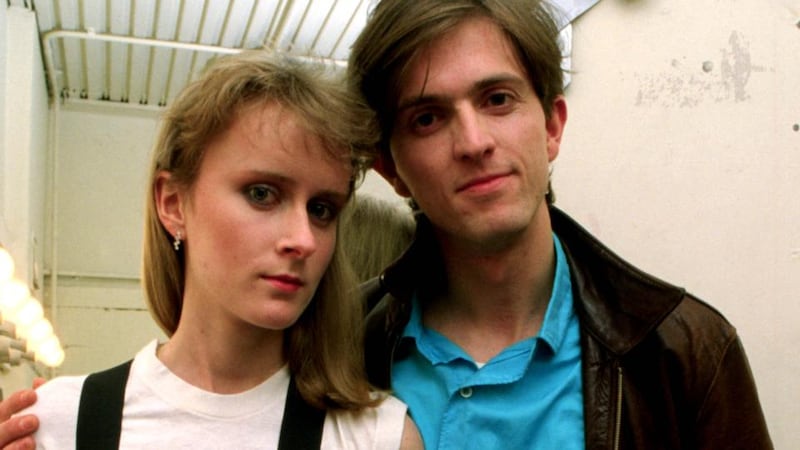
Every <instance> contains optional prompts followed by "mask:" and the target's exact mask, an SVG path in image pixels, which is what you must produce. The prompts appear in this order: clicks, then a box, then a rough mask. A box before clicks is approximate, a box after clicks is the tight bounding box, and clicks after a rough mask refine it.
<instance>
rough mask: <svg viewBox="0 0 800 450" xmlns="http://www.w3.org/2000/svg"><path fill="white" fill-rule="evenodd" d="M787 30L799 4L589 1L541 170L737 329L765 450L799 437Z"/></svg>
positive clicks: (795, 178)
mask: <svg viewBox="0 0 800 450" xmlns="http://www.w3.org/2000/svg"><path fill="white" fill-rule="evenodd" d="M798 21H800V3H798V2H797V1H796V0H792V1H789V0H785V1H779V0H639V1H633V0H629V1H622V0H604V1H602V2H600V3H599V4H598V5H597V6H595V8H594V9H592V10H590V11H589V12H588V13H587V14H586V15H585V16H583V17H581V18H580V19H578V20H577V22H576V23H575V25H574V40H573V59H572V63H573V69H574V71H575V73H574V74H573V77H572V84H571V85H570V87H569V88H568V92H567V101H568V106H569V112H570V118H569V120H568V123H567V129H566V136H565V137H564V142H563V144H562V148H561V154H560V156H559V158H558V160H557V162H556V165H555V174H554V184H555V191H556V194H557V204H558V205H560V206H561V207H562V208H564V209H566V210H567V211H569V212H570V213H571V214H573V215H574V216H575V217H576V218H578V219H579V220H580V221H581V222H582V223H584V224H585V225H586V226H587V227H588V228H589V229H590V230H591V231H592V232H594V233H596V234H597V235H598V236H599V237H600V238H601V239H602V240H604V241H605V242H606V243H607V244H608V245H610V246H611V247H612V248H613V249H615V250H617V251H618V253H620V254H621V255H622V256H624V257H626V258H627V259H629V260H630V261H632V262H633V263H635V264H637V265H639V266H640V267H642V268H644V269H645V270H648V271H650V272H652V273H654V274H656V275H658V276H660V277H662V278H664V279H666V280H669V281H671V282H673V283H676V284H679V285H682V286H685V287H687V288H688V289H689V290H690V291H691V292H693V293H695V294H697V295H699V296H700V297H702V298H703V299H705V300H706V301H708V302H709V303H711V304H712V305H714V306H715V307H717V308H718V309H720V310H721V311H722V312H723V313H724V314H725V315H726V317H727V318H728V319H729V320H730V321H731V322H732V323H733V324H734V325H735V326H736V327H737V329H738V331H739V333H740V335H741V338H742V341H743V342H744V345H745V349H746V350H747V352H748V356H749V358H750V362H751V365H752V368H753V372H754V374H755V377H756V381H757V384H758V388H759V392H760V395H761V399H762V404H763V406H764V409H765V412H766V416H767V421H768V423H769V427H770V430H771V433H772V436H773V439H774V441H775V446H776V448H794V447H796V446H797V443H798V442H800V429H798V427H797V419H796V418H797V417H800V402H798V400H800V383H799V382H798V377H797V373H798V372H800V358H798V357H797V353H796V352H797V348H798V347H800V327H798V326H797V320H798V319H797V318H798V316H800V302H798V300H800V197H798V192H800V132H798V131H797V130H795V129H794V127H795V124H798V123H800V106H798V105H800V90H799V89H798V88H799V87H800V84H798V83H799V82H800V28H799V27H798V25H797V23H798ZM704 67H705V70H704Z"/></svg>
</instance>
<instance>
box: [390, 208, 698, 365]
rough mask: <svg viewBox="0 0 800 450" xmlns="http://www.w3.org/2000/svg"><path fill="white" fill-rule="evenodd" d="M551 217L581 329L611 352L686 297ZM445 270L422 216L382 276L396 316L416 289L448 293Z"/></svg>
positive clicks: (620, 350) (628, 344) (626, 347)
mask: <svg viewBox="0 0 800 450" xmlns="http://www.w3.org/2000/svg"><path fill="white" fill-rule="evenodd" d="M550 218H551V225H552V228H553V231H554V232H555V233H556V235H557V236H558V237H559V239H560V240H561V243H562V245H563V246H564V251H565V253H566V254H567V261H568V262H569V267H570V274H571V277H572V282H573V283H572V285H573V290H574V298H575V308H576V312H577V314H578V317H579V318H580V321H581V326H582V328H583V329H584V330H585V331H586V332H587V333H589V334H591V335H592V336H593V337H594V338H595V339H596V340H597V341H599V343H600V344H601V345H603V346H605V347H606V348H608V349H609V350H610V351H611V352H613V353H615V354H617V355H623V354H625V353H627V352H628V351H630V350H631V349H632V348H633V347H635V346H636V345H637V344H638V343H639V342H641V340H642V339H644V337H645V336H646V335H647V334H648V333H649V332H650V331H651V330H652V329H654V328H655V327H657V326H658V324H660V323H661V321H663V320H664V318H665V317H666V316H667V315H668V314H669V313H670V312H671V311H672V310H673V309H674V308H675V307H676V306H677V305H678V303H680V301H681V299H682V298H683V297H684V295H685V291H684V290H683V289H681V288H678V287H675V286H672V285H670V284H668V283H666V282H664V281H661V280H659V279H657V278H655V277H653V276H651V275H648V274H646V273H644V272H642V271H641V270H639V269H637V268H636V267H634V266H633V265H631V264H630V263H628V262H626V261H625V260H623V259H622V258H620V257H619V256H617V255H616V254H615V253H614V252H612V251H611V250H610V249H609V248H607V247H606V246H605V245H603V244H602V243H601V242H600V241H598V240H597V239H596V238H594V236H592V235H591V234H590V233H589V232H588V231H586V230H585V229H584V228H583V227H581V226H580V225H579V224H578V223H577V222H575V221H574V220H573V219H572V218H570V217H569V216H568V215H567V214H565V213H564V212H562V211H561V210H559V209H558V208H555V207H553V206H551V207H550ZM443 267H444V265H443V264H442V260H441V256H440V252H439V246H438V244H437V242H436V239H435V237H434V233H433V229H432V227H431V225H430V223H429V222H428V220H427V218H425V217H424V216H421V217H420V218H419V220H418V225H417V236H416V238H415V240H414V243H413V244H412V245H411V246H410V247H409V249H408V250H407V251H406V253H405V254H404V255H403V256H402V257H401V258H400V259H399V260H397V261H396V262H395V263H394V264H393V265H391V266H390V267H388V268H387V269H386V270H385V271H384V273H383V274H382V275H381V278H380V282H381V285H382V289H381V290H382V291H384V292H385V291H388V292H389V293H390V294H392V296H393V297H395V298H396V299H398V300H400V301H399V304H395V305H392V306H393V307H394V308H399V310H398V309H395V313H399V317H396V318H398V319H400V320H401V321H403V319H404V318H406V317H404V316H407V312H408V310H409V308H410V300H411V296H412V295H413V294H414V291H415V290H417V289H424V290H425V291H427V293H431V291H432V290H438V289H446V282H445V279H446V278H445V276H444V273H443V270H442V268H443ZM424 297H425V296H423V298H424ZM394 308H392V309H394ZM401 311H402V312H401Z"/></svg>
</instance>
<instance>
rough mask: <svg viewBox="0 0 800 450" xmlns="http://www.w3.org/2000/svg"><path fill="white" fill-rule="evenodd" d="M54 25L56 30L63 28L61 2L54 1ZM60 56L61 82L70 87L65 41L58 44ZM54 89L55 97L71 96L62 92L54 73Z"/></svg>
mask: <svg viewBox="0 0 800 450" xmlns="http://www.w3.org/2000/svg"><path fill="white" fill-rule="evenodd" d="M53 19H54V20H53V25H54V26H55V27H56V28H61V2H60V0H53ZM58 54H59V57H60V58H61V65H62V66H63V67H62V68H61V81H63V83H64V88H67V87H68V86H69V73H68V72H67V50H66V49H65V48H64V41H59V42H58ZM51 81H52V83H51V84H52V87H51V89H53V95H54V96H59V97H63V96H64V95H67V96H69V90H67V91H66V93H64V92H62V88H61V86H59V85H58V80H57V78H56V76H55V73H53V77H52V79H51Z"/></svg>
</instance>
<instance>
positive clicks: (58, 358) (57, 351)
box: [36, 335, 64, 367]
mask: <svg viewBox="0 0 800 450" xmlns="http://www.w3.org/2000/svg"><path fill="white" fill-rule="evenodd" d="M36 359H37V360H38V361H40V362H41V363H42V364H44V365H46V366H50V367H57V366H60V365H61V363H62V362H64V350H62V349H61V343H60V342H59V341H58V337H56V335H52V336H51V337H49V338H47V339H46V340H45V341H44V342H42V344H41V345H40V346H39V349H38V350H37V351H36Z"/></svg>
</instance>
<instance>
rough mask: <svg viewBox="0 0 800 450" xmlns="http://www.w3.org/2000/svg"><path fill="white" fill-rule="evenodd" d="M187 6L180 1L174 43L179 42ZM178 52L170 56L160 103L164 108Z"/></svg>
mask: <svg viewBox="0 0 800 450" xmlns="http://www.w3.org/2000/svg"><path fill="white" fill-rule="evenodd" d="M185 6H186V2H185V1H184V0H180V5H179V6H178V17H177V18H176V23H175V33H173V35H172V40H173V41H178V40H179V39H178V38H179V36H180V33H181V28H182V27H183V11H184V7H185ZM176 53H177V50H176V49H174V48H173V49H172V51H171V52H170V55H169V69H168V70H167V81H166V82H165V84H164V89H163V90H162V91H161V98H160V99H159V101H158V104H159V106H164V105H166V104H167V99H168V98H169V89H170V86H171V85H172V75H173V73H174V72H175V56H176Z"/></svg>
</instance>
